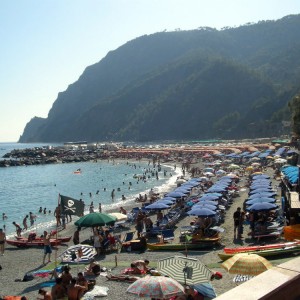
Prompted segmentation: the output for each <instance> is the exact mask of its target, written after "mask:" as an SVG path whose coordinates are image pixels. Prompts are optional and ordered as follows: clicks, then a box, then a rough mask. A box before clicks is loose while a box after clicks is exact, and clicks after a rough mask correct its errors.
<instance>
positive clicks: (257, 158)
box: [250, 156, 260, 161]
mask: <svg viewBox="0 0 300 300" xmlns="http://www.w3.org/2000/svg"><path fill="white" fill-rule="evenodd" d="M250 161H260V158H259V157H256V156H255V157H252V158H251V159H250Z"/></svg>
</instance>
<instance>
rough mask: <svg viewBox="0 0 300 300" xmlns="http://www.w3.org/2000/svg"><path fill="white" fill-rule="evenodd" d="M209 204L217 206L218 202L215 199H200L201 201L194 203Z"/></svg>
mask: <svg viewBox="0 0 300 300" xmlns="http://www.w3.org/2000/svg"><path fill="white" fill-rule="evenodd" d="M203 203H204V204H209V205H213V206H218V205H219V204H218V202H216V201H209V200H201V201H199V202H197V203H196V205H198V204H199V205H200V204H203Z"/></svg>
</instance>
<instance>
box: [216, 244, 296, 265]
mask: <svg viewBox="0 0 300 300" xmlns="http://www.w3.org/2000/svg"><path fill="white" fill-rule="evenodd" d="M296 252H300V245H296V246H291V247H285V248H278V249H268V250H260V251H259V250H258V251H249V252H240V253H252V254H258V255H260V256H263V257H272V256H280V255H287V254H293V253H296ZM235 254H237V253H218V256H219V257H220V259H221V260H223V261H224V260H227V259H228V258H230V257H232V256H233V255H235Z"/></svg>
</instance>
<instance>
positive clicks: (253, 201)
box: [246, 197, 276, 205]
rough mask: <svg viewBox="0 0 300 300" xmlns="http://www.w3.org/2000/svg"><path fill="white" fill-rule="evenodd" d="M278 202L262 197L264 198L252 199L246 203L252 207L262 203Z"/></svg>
mask: <svg viewBox="0 0 300 300" xmlns="http://www.w3.org/2000/svg"><path fill="white" fill-rule="evenodd" d="M275 201H276V200H275V199H274V198H266V197H262V198H254V199H250V200H247V201H246V204H247V205H252V204H255V203H262V202H269V203H274V202H275Z"/></svg>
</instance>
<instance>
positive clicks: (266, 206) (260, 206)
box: [247, 202, 278, 211]
mask: <svg viewBox="0 0 300 300" xmlns="http://www.w3.org/2000/svg"><path fill="white" fill-rule="evenodd" d="M277 207H278V206H277V205H276V204H273V203H268V202H263V203H255V204H252V205H251V206H249V207H248V208H247V210H249V211H268V210H274V209H276V208H277Z"/></svg>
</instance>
